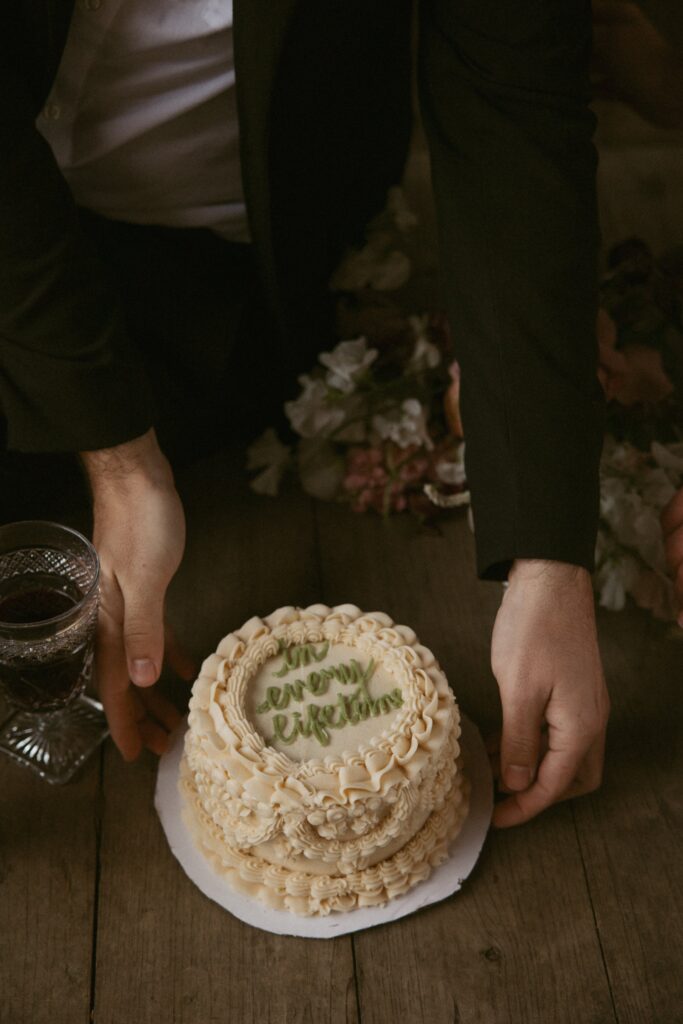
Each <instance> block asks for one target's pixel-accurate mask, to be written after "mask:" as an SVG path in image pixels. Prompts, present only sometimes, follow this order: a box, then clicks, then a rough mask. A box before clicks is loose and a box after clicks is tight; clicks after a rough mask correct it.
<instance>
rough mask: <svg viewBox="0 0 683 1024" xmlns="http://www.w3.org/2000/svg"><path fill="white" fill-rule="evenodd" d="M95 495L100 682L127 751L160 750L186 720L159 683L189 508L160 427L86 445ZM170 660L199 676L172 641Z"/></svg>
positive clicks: (187, 674) (115, 734)
mask: <svg viewBox="0 0 683 1024" xmlns="http://www.w3.org/2000/svg"><path fill="white" fill-rule="evenodd" d="M81 459H82V462H83V464H84V466H85V469H86V472H87V474H88V477H89V480H90V485H91V488H92V495H93V512H94V532H93V543H94V545H95V548H96V550H97V553H98V555H99V557H100V566H101V576H100V581H101V590H100V615H99V622H98V629H97V639H96V645H95V665H96V674H97V686H98V690H99V694H100V697H101V700H102V703H103V705H104V709H105V712H106V715H107V721H108V723H109V728H110V730H111V735H112V738H113V740H114V742H115V743H116V745H117V747H118V748H119V750H120V751H121V754H122V755H123V757H124V758H125V759H126V760H128V761H132V760H134V759H135V758H136V757H137V756H138V755H139V754H140V752H141V750H142V748H143V746H145V747H148V748H149V749H150V750H152V751H154V752H155V753H157V754H161V753H163V751H164V750H165V749H166V745H167V740H168V734H169V733H170V732H171V730H172V729H173V728H174V727H175V726H176V725H177V724H178V722H179V721H180V715H179V713H178V711H177V709H176V708H175V707H174V706H173V705H172V704H171V703H170V702H169V701H167V700H166V699H165V698H164V697H163V696H162V695H161V694H160V693H158V692H157V690H156V688H155V687H154V685H153V684H154V683H156V681H157V679H158V678H159V674H160V672H161V667H162V662H163V658H164V643H165V629H164V598H165V594H166V588H167V587H168V584H169V583H170V581H171V579H172V578H173V576H174V574H175V572H176V570H177V568H178V566H179V565H180V561H181V559H182V555H183V550H184V546H185V515H184V512H183V507H182V504H181V501H180V498H179V496H178V493H177V491H176V489H175V485H174V482H173V474H172V472H171V467H170V466H169V464H168V461H167V460H166V458H165V456H164V455H163V453H162V452H161V449H160V448H159V446H158V444H157V440H156V436H155V434H154V431H153V430H150V431H148V433H146V434H143V435H142V436H141V437H138V438H135V439H134V440H133V441H129V442H127V443H125V444H122V445H117V446H116V447H114V448H107V449H101V450H99V451H91V452H81ZM166 647H167V650H166V654H167V658H168V660H169V662H170V663H171V665H172V667H173V668H174V669H175V671H176V672H177V673H178V674H179V675H181V676H182V677H183V678H185V679H188V680H189V679H191V678H192V675H193V666H192V664H191V663H190V662H189V659H187V658H186V657H185V656H184V655H183V654H182V653H181V652H179V651H178V650H177V648H176V647H175V644H174V643H173V642H172V641H171V642H170V643H167V644H166Z"/></svg>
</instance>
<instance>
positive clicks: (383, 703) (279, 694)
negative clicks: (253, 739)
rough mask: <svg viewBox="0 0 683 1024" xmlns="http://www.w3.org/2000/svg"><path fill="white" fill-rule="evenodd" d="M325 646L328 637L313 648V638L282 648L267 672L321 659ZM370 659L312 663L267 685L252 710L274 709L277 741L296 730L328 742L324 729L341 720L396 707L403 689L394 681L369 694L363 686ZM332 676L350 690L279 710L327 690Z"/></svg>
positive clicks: (360, 718) (289, 737)
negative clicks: (298, 674) (298, 675)
mask: <svg viewBox="0 0 683 1024" xmlns="http://www.w3.org/2000/svg"><path fill="white" fill-rule="evenodd" d="M328 649H329V643H328V642H326V643H324V644H322V646H321V647H320V649H319V650H316V649H315V646H314V645H313V644H301V645H299V646H295V647H290V648H285V649H282V654H283V662H282V665H281V667H280V668H279V670H278V671H277V672H274V673H273V674H274V675H275V676H276V677H278V678H282V677H283V676H284V675H286V674H287V673H288V672H290V671H292V670H293V669H298V668H301V667H304V666H307V665H310V664H311V663H312V662H320V661H322V660H323V658H324V657H325V655H326V654H327V651H328ZM375 667H376V666H375V661H374V659H371V660H370V664H369V665H368V666H367V668H363V666H362V665H361V664H360V663H359V662H358V661H356V659H355V658H352V659H351V661H350V662H349V663H348V664H339V665H330V666H329V668H321V669H313V670H312V671H311V672H308V673H307V674H306V676H305V677H304V678H303V679H295V680H293V681H292V682H289V683H285V684H284V685H283V686H269V687H267V689H266V697H265V700H264V701H262V702H261V703H260V704H259V705H258V706H257V708H256V711H257V713H258V714H265V713H266V712H268V711H276V712H278V713H277V714H275V715H274V716H273V730H274V733H275V738H276V739H278V740H279V741H280V742H281V743H284V744H286V745H289V744H291V743H294V741H295V740H296V738H297V737H298V736H306V737H308V736H314V737H315V739H316V740H317V741H318V743H320V744H321V745H322V746H327V745H328V744H329V742H330V732H329V730H330V729H343V728H344V727H345V726H347V725H357V724H358V722H362V721H365V719H366V718H369V717H373V718H374V717H376V716H377V715H385V714H388V713H389V712H390V711H392V710H395V709H398V708H400V707H401V706H402V704H403V695H402V693H401V690H400V688H399V687H396V688H395V689H394V690H391V691H390V692H389V693H384V694H382V695H381V696H380V697H377V698H373V697H371V696H370V694H369V692H368V682H369V680H370V678H371V677H372V674H373V672H374V671H375ZM332 680H336V681H337V682H339V683H341V684H342V685H343V686H354V687H356V689H355V690H354V692H353V693H351V694H345V693H338V694H337V701H336V703H335V704H322V705H321V704H309V705H307V707H306V709H305V712H304V713H302V712H300V711H294V712H292V714H291V719H292V721H291V724H290V721H289V717H288V716H287V715H283V714H282V712H283V711H284V710H285V709H287V708H288V707H289V704H290V702H291V701H296V702H298V703H301V702H303V701H305V699H306V697H307V695H308V694H309V693H310V694H311V695H312V696H314V697H319V696H322V695H323V694H324V693H327V691H328V689H329V686H330V682H331V681H332Z"/></svg>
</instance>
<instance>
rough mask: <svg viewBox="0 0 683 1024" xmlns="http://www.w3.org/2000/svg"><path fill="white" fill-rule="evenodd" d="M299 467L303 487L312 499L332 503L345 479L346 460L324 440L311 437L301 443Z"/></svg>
mask: <svg viewBox="0 0 683 1024" xmlns="http://www.w3.org/2000/svg"><path fill="white" fill-rule="evenodd" d="M298 465H299V476H300V478H301V486H302V487H303V489H304V490H305V491H306V493H307V494H310V495H311V497H312V498H320V499H321V500H322V501H332V500H333V499H334V498H336V497H337V494H338V493H339V491H340V489H341V485H342V480H343V479H344V472H345V464H344V459H343V458H342V457H341V456H340V455H338V454H337V452H336V451H335V448H334V445H332V444H331V442H330V441H325V440H324V438H320V437H310V438H304V439H303V441H300V442H299V448H298Z"/></svg>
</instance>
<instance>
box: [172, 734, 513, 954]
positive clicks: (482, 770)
mask: <svg viewBox="0 0 683 1024" xmlns="http://www.w3.org/2000/svg"><path fill="white" fill-rule="evenodd" d="M186 727H187V721H185V722H183V723H182V724H181V725H180V726H179V727H178V729H177V730H176V731H175V733H174V734H173V736H172V738H171V742H170V744H169V748H168V750H167V752H166V753H165V754H164V755H163V756H162V758H161V759H160V761H159V773H158V775H157V786H156V793H155V797H154V805H155V807H156V809H157V812H158V814H159V818H160V819H161V824H162V826H163V829H164V832H165V833H166V838H167V839H168V843H169V846H170V847H171V851H172V852H173V854H174V855H175V856H176V857H177V859H178V860H179V861H180V863H181V865H182V867H183V869H184V870H185V873H186V874H187V875H188V877H189V878H190V879H191V880H192V881H193V882H194V883H195V885H196V886H197V887H198V888H199V889H201V891H202V892H203V893H204V895H205V896H208V897H209V899H211V900H214V901H215V902H216V903H220V905H221V906H222V907H225V909H226V910H229V911H230V913H231V914H234V916H235V917H238V918H239V919H240V920H241V921H245V922H246V923H247V924H251V925H253V926H254V928H263V929H264V930H265V931H268V932H275V933H276V934H277V935H298V936H301V937H302V938H310V939H330V938H333V937H334V936H335V935H345V934H346V933H347V932H356V931H360V930H361V929H362V928H372V927H373V926H374V925H378V924H385V923H386V922H388V921H395V920H397V919H398V918H399V917H405V916H406V914H413V913H414V912H415V911H416V910H421V909H422V907H426V906H429V904H430V903H437V902H438V901H439V900H443V899H445V898H446V897H447V896H451V895H452V894H453V893H454V892H457V890H458V889H459V888H460V887H461V885H462V883H463V881H464V879H465V878H467V876H468V875H469V873H470V872H471V871H472V869H473V867H474V865H475V864H476V862H477V859H478V857H479V854H480V852H481V848H482V846H483V845H484V839H485V838H486V833H487V831H488V827H489V824H490V821H491V814H492V812H493V784H492V778H491V768H490V765H489V759H488V755H487V753H486V750H485V748H484V743H483V741H482V738H481V735H480V734H479V731H478V729H477V727H476V726H475V725H473V724H472V722H470V721H469V719H467V718H465V717H464V716H462V737H461V741H460V742H461V746H462V751H463V756H464V759H465V765H466V771H467V775H468V777H469V780H470V783H471V786H472V792H471V796H470V809H469V812H468V815H467V818H466V820H465V824H464V825H463V827H462V830H461V831H460V833H459V835H458V836H456V838H455V839H454V841H453V844H452V847H451V850H450V855H449V857H448V860H446V861H444V863H443V864H440V865H439V867H437V868H435V869H434V871H433V872H432V874H431V875H430V876H429V878H428V879H426V881H424V882H419V883H418V884H417V885H416V886H415V887H414V888H413V889H411V890H410V891H409V892H407V893H404V894H403V895H402V896H397V897H396V899H394V900H391V901H390V902H389V903H387V904H386V905H385V906H383V907H361V908H359V909H358V910H349V911H346V912H345V913H339V912H335V913H332V914H329V915H328V916H327V917H300V916H297V915H296V914H290V913H287V912H286V911H283V910H271V909H270V908H269V907H266V906H265V905H264V904H262V903H259V902H258V901H257V900H251V899H249V898H248V897H246V896H244V895H242V894H241V893H238V892H235V891H234V890H233V889H231V888H230V886H229V885H228V883H227V882H226V881H225V879H224V878H221V877H220V875H218V874H217V873H216V872H215V871H214V870H213V868H212V867H211V865H210V864H208V863H207V861H206V860H205V859H204V857H203V856H202V854H201V853H200V852H199V850H198V849H197V847H196V846H195V845H194V843H193V841H192V839H191V837H190V834H189V832H188V831H187V829H186V827H185V825H184V823H183V820H182V815H181V797H180V792H179V790H178V770H179V767H180V759H181V756H182V752H183V739H184V737H185V729H186Z"/></svg>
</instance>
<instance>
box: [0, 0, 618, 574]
mask: <svg viewBox="0 0 683 1024" xmlns="http://www.w3.org/2000/svg"><path fill="white" fill-rule="evenodd" d="M104 2H106V0H104ZM72 5H73V0H15V2H14V3H12V4H11V5H9V13H8V12H4V14H3V22H4V25H3V31H2V37H1V38H0V361H1V362H0V365H1V375H0V403H1V405H2V407H3V409H4V412H5V415H6V417H7V420H8V424H9V444H10V447H13V448H16V449H18V450H24V451H69V450H80V449H86V448H99V447H106V446H110V445H114V444H117V443H121V442H122V441H124V440H127V439H129V438H131V437H134V436H136V435H138V434H140V433H142V432H144V431H145V430H146V429H147V428H148V427H149V426H150V413H149V406H148V398H147V394H146V391H145V386H144V379H143V377H142V375H141V373H140V367H139V362H138V358H137V355H136V353H135V352H134V351H133V349H132V346H131V345H130V343H129V341H128V339H127V338H126V334H125V328H124V326H123V322H122V316H121V313H120V310H119V309H118V308H117V305H116V301H115V299H114V297H113V295H112V294H110V292H109V290H108V285H107V282H106V280H105V275H104V274H103V272H102V269H101V267H100V266H99V264H98V262H97V259H96V257H95V255H94V253H93V252H92V251H91V250H90V248H89V247H88V245H87V243H86V241H85V239H84V238H83V236H82V234H81V232H80V230H79V226H78V219H77V213H76V209H75V206H74V203H73V200H72V197H71V195H70V193H69V190H68V188H67V186H66V184H65V182H64V180H63V178H62V176H61V174H60V172H59V170H58V168H57V166H56V164H55V161H54V159H53V157H52V154H51V152H50V150H49V147H48V146H47V145H46V143H45V142H44V141H43V139H42V137H41V136H40V135H39V133H38V132H37V131H36V129H35V126H34V122H35V118H36V116H37V115H38V113H39V111H40V110H41V108H42V106H43V104H44V102H45V99H46V97H47V94H48V92H49V89H50V86H51V83H52V81H53V78H54V75H55V73H56V70H57V67H58V65H59V60H60V57H61V52H62V49H63V45H64V41H65V38H66V33H67V30H68V24H69V19H70V16H71V10H72ZM411 6H412V5H411V2H410V0H236V2H235V23H234V44H235V65H236V81H237V102H238V111H239V118H240V142H241V160H242V165H243V167H242V169H243V180H244V185H245V191H246V201H247V210H248V215H249V220H250V226H251V231H252V238H253V240H254V248H255V253H256V256H257V258H258V265H259V268H260V272H261V276H262V279H263V282H264V285H265V287H266V289H267V294H268V296H269V301H270V304H271V306H272V309H273V311H274V314H275V316H276V317H277V320H278V322H279V324H280V327H281V332H282V339H283V344H285V345H294V344H295V343H296V344H297V345H299V346H302V345H303V347H304V348H305V349H306V352H305V353H303V355H305V356H306V357H307V358H310V359H311V360H312V359H313V357H314V355H315V351H316V350H317V349H319V348H320V341H319V339H320V338H321V337H322V336H323V333H322V332H323V330H324V325H325V323H326V322H327V324H328V325H329V321H326V316H327V312H328V311H327V302H326V283H327V280H328V277H329V274H330V272H331V270H332V268H333V267H334V264H335V261H336V260H337V259H338V257H339V254H340V252H341V251H342V250H343V248H344V246H345V245H346V244H348V242H349V241H351V240H353V239H356V238H358V236H359V234H360V232H361V231H362V227H363V225H364V224H365V222H366V220H367V219H368V217H369V216H370V215H371V214H372V213H373V212H375V211H376V210H377V209H378V208H380V207H381V205H382V203H383V201H384V197H385V193H386V189H387V187H388V186H389V185H391V184H393V183H395V182H397V181H398V180H399V179H400V176H401V171H402V167H403V164H404V161H405V155H406V151H407V146H408V140H409V132H410V121H411V109H410V22H411ZM419 22H420V24H419V40H420V41H419V83H420V97H421V104H422V112H423V117H424V121H425V126H426V130H427V134H428V138H429V143H430V149H431V156H432V164H433V178H434V187H435V195H436V202H437V214H438V223H439V233H440V260H441V272H442V287H443V295H444V301H445V304H446V306H447V309H448V312H449V317H450V320H451V324H452V327H453V331H454V336H455V344H456V354H457V356H458V358H459V360H460V362H461V365H462V370H463V385H462V411H463V420H464V424H465V429H466V433H467V471H468V477H469V480H470V484H471V489H472V496H473V513H474V522H475V531H476V545H477V571H478V574H479V575H480V576H481V577H483V578H504V577H505V575H506V573H507V570H508V568H509V565H510V563H511V560H512V559H513V558H515V557H535V558H551V559H558V560H561V561H567V562H572V563H575V564H578V565H584V566H586V567H587V568H589V569H592V568H593V551H594V544H595V535H596V528H597V512H598V463H599V455H600V449H601V442H602V429H603V416H604V401H603V397H602V392H601V390H600V387H599V384H598V381H597V376H596V361H597V346H596V340H595V315H596V304H597V261H596V257H597V251H598V241H599V233H598V225H597V213H596V202H595V166H596V154H595V149H594V146H593V142H592V135H593V130H594V116H593V114H592V112H591V111H590V109H589V107H588V101H589V98H590V96H589V87H588V60H589V54H590V42H591V28H590V4H589V2H587V0H542V2H540V3H539V2H538V0H535V2H531V0H520V2H519V3H516V4H501V3H499V2H498V0H421V3H420V5H419ZM309 348H310V350H309ZM301 355H302V352H301V351H299V352H298V353H297V357H301Z"/></svg>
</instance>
